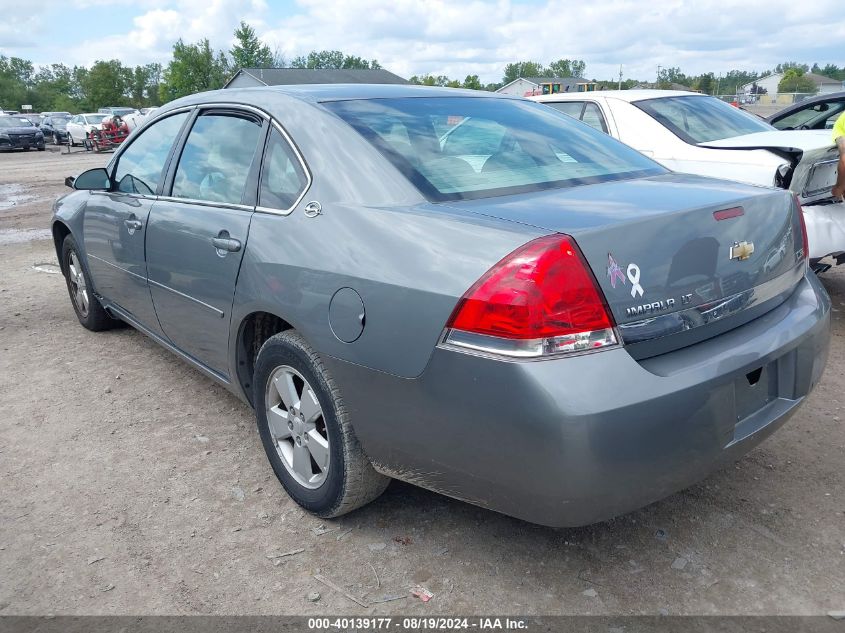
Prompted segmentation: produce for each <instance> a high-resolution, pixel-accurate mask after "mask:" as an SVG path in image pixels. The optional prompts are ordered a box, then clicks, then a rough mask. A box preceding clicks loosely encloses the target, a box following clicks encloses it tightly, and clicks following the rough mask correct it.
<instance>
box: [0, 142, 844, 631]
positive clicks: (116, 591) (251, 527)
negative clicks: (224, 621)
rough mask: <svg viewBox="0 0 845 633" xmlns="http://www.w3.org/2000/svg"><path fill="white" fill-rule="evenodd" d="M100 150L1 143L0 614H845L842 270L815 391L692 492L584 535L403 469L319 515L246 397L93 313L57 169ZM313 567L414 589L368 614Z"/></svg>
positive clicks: (361, 587) (365, 583) (373, 587)
mask: <svg viewBox="0 0 845 633" xmlns="http://www.w3.org/2000/svg"><path fill="white" fill-rule="evenodd" d="M107 158H108V157H107V156H96V155H74V156H65V155H61V154H58V153H56V152H50V151H48V152H39V153H36V152H32V153H29V154H14V155H0V254H2V263H0V267H2V268H0V411H2V412H3V415H2V417H0V474H2V491H0V614H5V615H10V614H44V613H56V614H59V613H62V614H71V613H72V614H124V613H134V614H149V613H158V614H164V613H166V614H185V613H220V614H240V613H250V614H269V613H273V614H290V613H306V614H336V613H341V612H342V613H350V614H351V613H371V614H381V613H418V614H422V613H427V614H435V613H438V614H440V613H460V614H471V613H490V612H493V613H510V614H560V613H568V614H573V613H577V614H588V613H593V614H640V613H643V614H658V613H671V614H824V613H827V612H829V611H832V610H841V609H845V460H843V449H845V431H843V423H842V420H841V418H842V417H843V413H845V410H843V406H845V405H843V402H845V379H844V378H843V373H842V366H843V359H845V340H843V332H844V331H845V327H844V326H845V319H843V316H845V311H843V306H845V270H834V271H831V272H829V273H827V274H825V275H824V276H823V278H824V284H825V286H826V288H827V289H828V291H829V292H830V294H831V296H832V298H833V305H834V308H835V309H834V313H833V320H834V337H833V344H832V350H831V354H830V361H829V364H828V369H827V372H826V375H825V377H824V380H823V382H822V384H821V385H820V386H819V388H818V389H817V390H816V391H815V393H814V394H813V395H812V396H811V398H810V399H809V401H808V403H807V404H806V405H805V406H804V407H803V408H802V409H801V411H800V412H799V413H798V414H797V415H796V416H795V417H794V418H793V420H792V421H791V422H790V423H789V424H788V425H787V426H786V427H784V428H783V429H782V430H781V431H779V432H778V433H776V434H775V435H774V436H773V438H771V439H769V440H768V441H766V442H765V443H764V444H763V445H762V446H761V447H760V448H758V449H757V450H755V451H753V452H752V453H751V454H749V455H748V456H747V457H745V458H744V459H743V460H742V461H740V462H739V463H738V464H736V465H735V467H730V468H728V469H726V470H724V471H722V472H719V473H717V474H715V475H713V476H711V477H710V478H709V479H707V480H706V481H705V482H703V483H701V484H700V485H697V486H695V487H693V488H691V489H689V490H686V491H684V492H682V493H679V494H676V495H674V496H673V497H671V498H669V499H666V500H664V501H662V502H659V503H656V504H653V505H652V506H650V507H648V508H645V509H643V510H641V511H639V512H635V513H633V514H630V515H628V516H624V517H621V518H618V519H616V520H614V521H610V522H607V523H602V524H598V525H593V526H590V527H587V528H581V529H572V530H552V529H547V528H543V527H538V526H534V525H530V524H527V523H523V522H521V521H518V520H515V519H511V518H508V517H505V516H501V515H499V514H495V513H493V512H488V511H485V510H481V509H478V508H475V507H473V506H470V505H466V504H464V503H460V502H457V501H453V500H450V499H447V498H445V497H442V496H438V495H436V494H433V493H429V492H426V491H424V490H421V489H418V488H415V487H413V486H410V485H407V484H401V483H396V482H394V483H393V484H392V485H391V486H390V488H389V489H388V491H387V492H386V493H385V495H384V496H383V497H382V498H381V499H379V500H378V501H376V502H375V503H373V504H372V505H370V506H369V507H367V508H364V509H362V510H360V511H358V512H355V513H353V514H352V515H349V516H347V517H344V518H342V519H340V520H336V521H320V520H318V519H315V518H313V517H311V516H310V515H307V514H305V513H303V512H302V511H300V510H299V509H298V507H297V506H295V505H294V504H293V502H291V501H290V500H289V499H288V498H287V497H286V496H285V494H284V492H283V491H282V489H281V487H280V486H279V485H278V484H277V482H276V480H275V478H274V476H273V473H272V471H271V469H270V466H269V464H268V463H267V461H266V458H265V456H264V453H263V450H262V447H261V443H260V441H259V438H258V434H257V432H256V429H255V424H254V421H253V416H252V412H251V411H250V410H249V409H248V408H247V407H246V406H245V405H243V404H242V403H241V402H240V401H238V400H237V399H236V398H234V397H233V396H231V395H229V394H228V393H227V392H226V391H224V390H223V389H222V388H220V387H218V386H216V385H215V384H213V383H212V382H211V381H210V380H208V379H206V378H205V377H203V376H202V375H201V374H199V373H198V372H196V371H194V370H193V369H191V368H189V367H188V366H187V365H185V364H184V363H182V362H181V361H179V360H178V359H177V358H176V357H174V356H173V355H171V354H170V353H169V352H167V351H165V350H163V349H161V348H159V347H158V346H157V345H156V344H155V343H153V342H151V341H150V340H149V339H147V338H145V337H144V336H143V335H141V334H139V333H137V332H135V331H133V330H131V329H128V328H127V329H119V330H115V331H111V332H107V333H101V334H94V333H91V332H88V331H86V330H84V329H83V328H82V327H81V326H79V324H78V323H77V321H76V318H75V316H74V313H73V310H72V308H71V305H70V302H69V299H68V296H67V293H66V290H65V286H64V280H63V278H62V276H61V275H60V274H55V272H56V269H55V267H54V265H51V264H52V263H53V262H55V254H54V252H53V247H52V244H51V242H50V241H47V240H45V239H43V238H44V236H45V233H44V229H45V228H46V227H47V224H48V220H49V216H50V205H51V202H52V199H53V198H54V197H55V196H57V195H59V194H61V193H62V191H63V187H62V180H63V178H64V176H66V175H68V174H74V173H77V172H79V171H81V170H82V169H84V168H87V167H90V166H94V165H97V164H102V163H104V162H105V161H106V160H107ZM45 183H46V184H45ZM27 229H32V231H25V230H27ZM45 263H47V264H48V265H46V266H40V269H38V268H36V266H38V265H40V264H45ZM296 550H302V551H301V552H299V553H294V554H291V555H289V556H279V557H277V556H274V555H278V554H283V553H287V552H293V551H296ZM315 574H321V575H322V576H325V577H326V578H329V579H331V580H332V581H333V582H334V583H336V584H337V585H339V586H340V587H342V588H343V589H344V590H346V591H348V592H349V593H350V594H354V595H355V596H356V597H360V598H363V599H364V600H366V601H376V600H384V599H385V598H391V597H395V596H403V597H402V598H401V599H399V600H395V601H390V602H381V603H379V604H376V605H375V606H373V607H372V608H371V609H364V608H363V607H361V606H358V605H357V604H355V603H354V602H352V601H350V600H349V599H347V598H346V597H344V596H343V595H341V594H340V593H338V592H337V591H335V590H333V589H330V588H328V587H326V586H324V585H322V584H320V583H319V582H318V581H317V580H315V579H314V575H315ZM416 584H422V585H424V586H426V587H428V588H429V589H430V590H431V591H432V592H434V594H435V596H434V599H433V600H432V601H431V602H429V603H427V604H423V603H422V602H420V601H419V600H417V599H415V598H410V597H407V594H408V588H409V587H410V586H413V585H416ZM310 592H319V593H320V594H321V598H320V599H319V600H318V601H316V602H311V601H309V600H308V599H307V594H309V593H310Z"/></svg>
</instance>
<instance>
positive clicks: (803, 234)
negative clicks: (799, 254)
mask: <svg viewBox="0 0 845 633" xmlns="http://www.w3.org/2000/svg"><path fill="white" fill-rule="evenodd" d="M792 197H793V198H794V199H795V209H796V211H797V212H798V219H799V220H801V248H802V249H803V250H804V260H805V261H807V260H809V259H810V241H809V239H808V238H807V223H806V222H804V209H803V208H802V207H801V203H800V202H799V201H798V195H797V194H793V195H792Z"/></svg>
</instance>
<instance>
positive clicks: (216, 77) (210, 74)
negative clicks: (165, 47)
mask: <svg viewBox="0 0 845 633" xmlns="http://www.w3.org/2000/svg"><path fill="white" fill-rule="evenodd" d="M229 72H230V68H229V62H228V60H227V59H226V55H225V53H223V51H218V52H217V53H215V52H214V51H213V50H212V49H211V44H209V42H208V38H204V39H202V40H200V41H199V42H197V43H196V44H185V43H184V42H183V41H182V40H181V39H179V40H178V41H177V42H176V43H175V44H174V45H173V59H172V60H171V61H170V63H169V64H168V65H167V68H166V69H165V71H164V73H163V78H162V83H161V87H160V88H159V97H160V98H161V101H162V102H167V101H171V100H172V99H178V98H179V97H184V96H185V95H190V94H194V93H195V92H203V91H205V90H217V89H218V88H222V87H223V84H224V83H226V78H227V77H228V75H229Z"/></svg>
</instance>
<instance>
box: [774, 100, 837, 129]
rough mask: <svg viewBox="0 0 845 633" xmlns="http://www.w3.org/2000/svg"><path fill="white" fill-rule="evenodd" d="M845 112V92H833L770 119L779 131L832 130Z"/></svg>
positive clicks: (787, 108)
mask: <svg viewBox="0 0 845 633" xmlns="http://www.w3.org/2000/svg"><path fill="white" fill-rule="evenodd" d="M842 112H845V92H833V93H830V94H825V95H818V96H816V97H810V98H809V99H804V100H803V101H799V102H798V103H796V104H793V105H791V106H787V107H785V108H784V109H783V110H781V111H780V112H777V113H776V114H773V115H772V116H770V117H769V119H768V121H769V123H771V124H772V125H773V126H774V127H776V128H777V129H779V130H830V129H833V124H834V123H836V119H837V118H839V115H840V114H842Z"/></svg>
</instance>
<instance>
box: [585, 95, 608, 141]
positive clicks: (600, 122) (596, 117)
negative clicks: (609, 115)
mask: <svg viewBox="0 0 845 633" xmlns="http://www.w3.org/2000/svg"><path fill="white" fill-rule="evenodd" d="M581 120H582V121H583V122H584V123H586V124H587V125H589V126H590V127H592V128H595V129H597V130H598V131H599V132H604V133H607V124H605V122H604V116H602V113H601V110H600V109H599V106H598V104H595V103H590V102H589V101H588V102H587V103H586V104H585V105H584V114H583V115H581Z"/></svg>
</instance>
